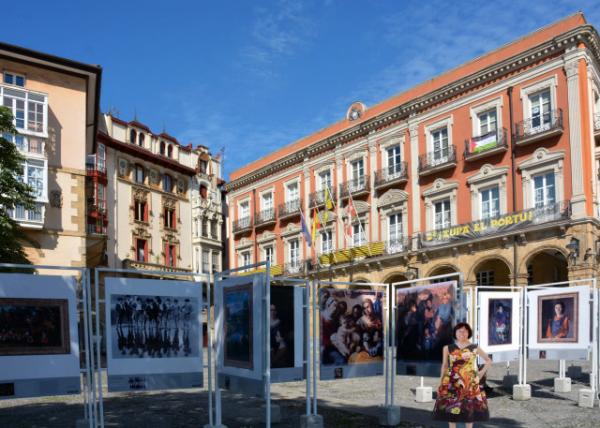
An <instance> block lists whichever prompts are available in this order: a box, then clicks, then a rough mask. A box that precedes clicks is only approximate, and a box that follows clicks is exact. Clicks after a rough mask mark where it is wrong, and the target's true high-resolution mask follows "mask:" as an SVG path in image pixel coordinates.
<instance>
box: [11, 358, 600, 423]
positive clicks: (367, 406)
mask: <svg viewBox="0 0 600 428" xmlns="http://www.w3.org/2000/svg"><path fill="white" fill-rule="evenodd" d="M557 368H558V362H553V361H539V362H530V364H529V374H528V376H529V379H530V383H531V385H532V391H533V398H532V399H531V400H530V401H527V402H516V401H513V400H512V398H511V396H510V394H509V393H507V392H505V391H503V390H502V389H501V388H499V387H498V388H495V389H494V392H493V393H492V394H491V395H490V409H491V415H492V418H491V420H490V422H488V423H485V424H479V425H477V426H481V427H528V428H529V427H533V428H537V427H540V428H541V427H549V426H551V427H556V428H561V427H564V428H566V427H582V428H586V427H589V428H591V427H594V428H598V427H600V409H599V408H598V407H595V408H594V409H583V408H579V407H577V391H578V390H579V389H580V388H583V387H586V385H585V384H583V382H584V381H585V380H586V378H587V376H585V375H584V376H582V377H581V378H579V379H573V391H572V392H570V393H565V394H555V393H554V392H553V391H552V386H553V379H554V377H555V376H557ZM587 369H588V367H587V366H584V371H585V370H587ZM516 370H517V366H516V364H513V365H512V370H511V371H512V372H513V373H516ZM505 372H506V368H505V366H503V365H502V364H496V365H494V367H493V368H492V370H491V372H490V376H489V378H490V379H489V383H490V384H491V385H492V386H496V385H499V384H500V383H501V380H502V376H503V375H504V373H505ZM436 382H437V380H436V379H433V378H427V379H426V380H425V384H426V385H430V386H435V384H436ZM418 384H419V378H417V377H411V376H397V377H396V391H395V392H396V393H395V400H396V403H400V404H401V406H402V420H403V421H405V422H404V423H403V425H402V426H404V427H417V426H419V427H421V426H422V427H443V426H446V425H445V424H438V423H435V422H433V421H431V418H430V415H431V409H432V408H433V403H424V404H422V403H415V401H414V388H415V387H416V386H417V385H418ZM318 388H319V389H318V395H319V414H321V415H322V416H323V417H324V421H325V426H326V427H349V428H354V427H357V428H358V427H372V426H377V416H378V414H379V408H378V406H379V405H380V404H382V403H383V401H384V382H383V378H363V379H347V380H337V381H329V382H319V383H318ZM272 392H273V398H274V402H275V403H277V404H279V405H280V406H281V414H282V417H283V420H282V423H281V424H277V425H274V426H280V427H298V426H299V418H300V415H301V414H302V413H303V412H304V411H305V399H304V392H305V383H304V382H293V383H288V384H278V385H273V386H272ZM261 404H262V402H261V401H260V400H257V399H254V398H248V397H245V396H241V395H238V394H230V393H224V394H223V406H224V411H223V419H224V420H223V422H224V423H225V424H226V425H228V426H229V427H231V428H233V427H260V426H264V424H263V423H261V422H260V420H261V416H262V415H264V412H263V411H262V410H261V408H260V406H261ZM207 407H208V404H207V393H206V390H200V389H194V390H175V391H160V392H147V393H137V394H129V393H127V394H123V393H119V394H116V393H115V394H107V395H106V396H105V400H104V408H105V421H106V426H107V427H145V428H175V427H201V426H203V425H204V424H205V423H207V422H208V413H207ZM82 415H83V407H82V404H81V398H80V397H49V398H38V399H20V400H8V401H0V428H9V427H10V428H20V427H27V428H34V427H35V428H42V427H48V428H50V427H61V428H63V427H73V426H74V425H75V420H76V419H78V418H81V417H82Z"/></svg>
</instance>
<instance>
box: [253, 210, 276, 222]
mask: <svg viewBox="0 0 600 428" xmlns="http://www.w3.org/2000/svg"><path fill="white" fill-rule="evenodd" d="M271 222H275V209H274V208H268V209H266V210H262V211H260V212H259V213H258V215H257V216H256V220H255V221H254V224H255V225H256V226H260V225H263V224H266V223H271Z"/></svg>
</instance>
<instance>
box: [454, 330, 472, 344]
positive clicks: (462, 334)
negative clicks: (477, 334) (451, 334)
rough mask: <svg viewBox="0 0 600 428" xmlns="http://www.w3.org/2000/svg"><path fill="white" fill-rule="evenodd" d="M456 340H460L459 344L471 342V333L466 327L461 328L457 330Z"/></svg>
mask: <svg viewBox="0 0 600 428" xmlns="http://www.w3.org/2000/svg"><path fill="white" fill-rule="evenodd" d="M456 340H458V341H459V342H466V341H467V340H469V331H468V330H467V329H466V328H464V327H461V328H459V329H458V330H456Z"/></svg>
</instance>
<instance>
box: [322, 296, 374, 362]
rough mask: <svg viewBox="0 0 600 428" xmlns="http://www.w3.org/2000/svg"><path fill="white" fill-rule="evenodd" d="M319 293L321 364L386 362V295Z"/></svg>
mask: <svg viewBox="0 0 600 428" xmlns="http://www.w3.org/2000/svg"><path fill="white" fill-rule="evenodd" d="M319 291H320V293H319V299H320V300H319V302H320V303H319V304H320V305H321V306H320V307H321V364H322V365H324V366H344V365H354V364H368V363H374V362H381V361H383V340H384V338H383V308H384V302H383V293H381V292H375V291H363V290H339V289H333V288H322V289H320V290H319Z"/></svg>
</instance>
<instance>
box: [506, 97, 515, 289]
mask: <svg viewBox="0 0 600 428" xmlns="http://www.w3.org/2000/svg"><path fill="white" fill-rule="evenodd" d="M512 93H513V87H512V86H509V87H508V89H507V90H506V94H507V95H508V115H509V128H508V129H509V132H508V135H507V136H506V138H510V175H511V181H512V211H513V213H514V212H516V211H517V179H516V178H517V177H516V176H517V171H516V162H515V158H516V155H517V146H516V145H515V138H514V132H515V131H514V130H515V126H514V117H513V98H512ZM517 239H518V238H517V235H515V236H514V237H513V277H514V284H513V286H515V287H516V285H517V272H518V264H517Z"/></svg>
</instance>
